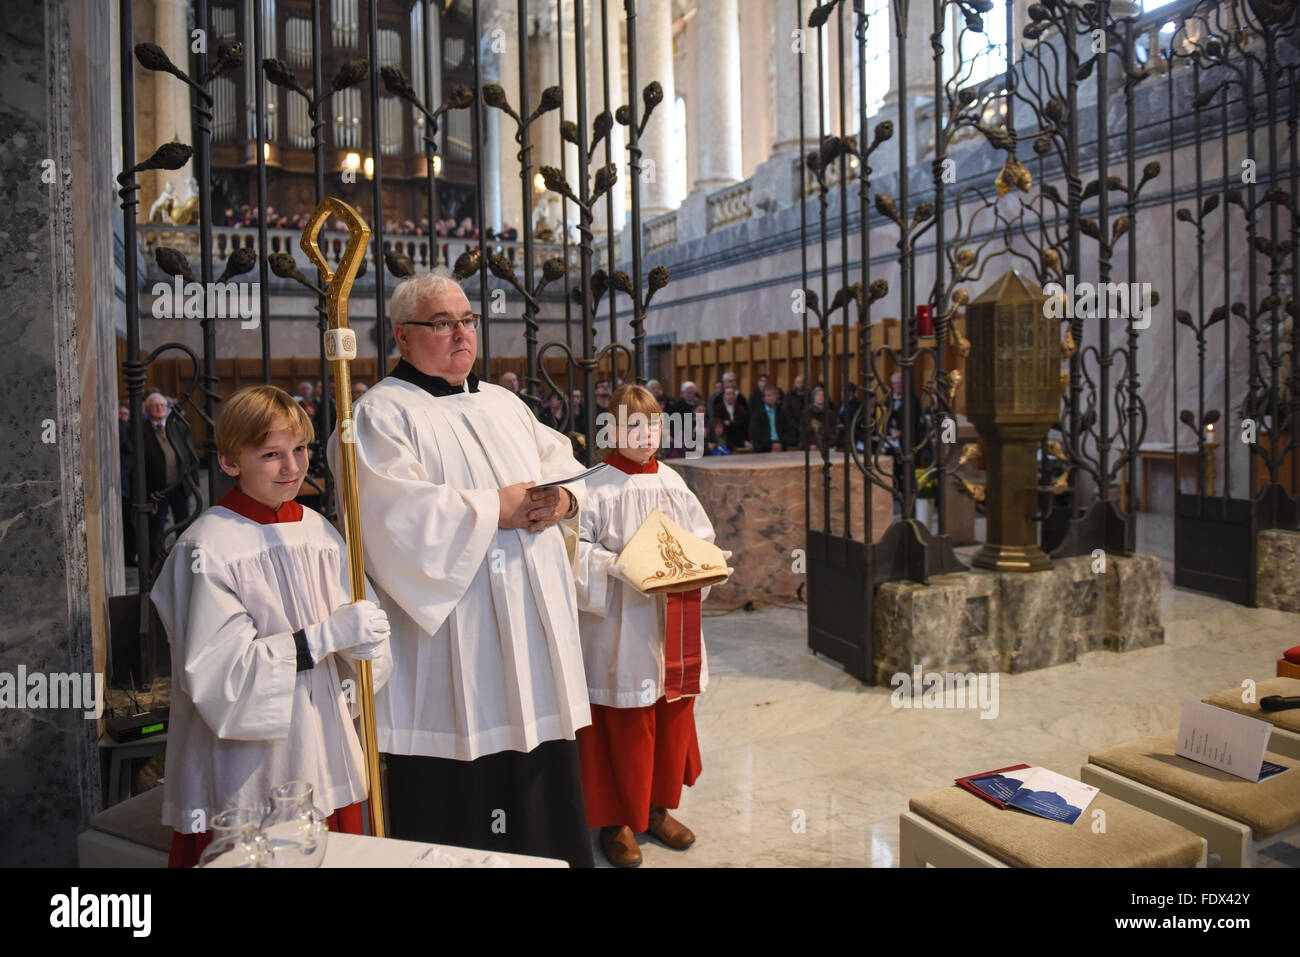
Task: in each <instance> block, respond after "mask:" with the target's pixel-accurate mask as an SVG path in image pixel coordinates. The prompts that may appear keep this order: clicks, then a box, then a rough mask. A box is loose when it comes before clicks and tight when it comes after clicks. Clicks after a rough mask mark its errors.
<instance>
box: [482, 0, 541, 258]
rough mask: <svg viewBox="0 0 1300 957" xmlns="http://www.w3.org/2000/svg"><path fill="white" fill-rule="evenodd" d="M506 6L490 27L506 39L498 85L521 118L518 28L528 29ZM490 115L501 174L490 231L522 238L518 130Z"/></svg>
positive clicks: (503, 117)
mask: <svg viewBox="0 0 1300 957" xmlns="http://www.w3.org/2000/svg"><path fill="white" fill-rule="evenodd" d="M509 6H510V7H511V8H512V9H506V8H505V7H503V8H502V9H500V10H498V12H497V15H496V17H495V18H494V19H493V27H494V28H495V29H500V30H502V31H504V33H505V38H506V39H505V43H504V45H503V46H502V48H501V52H500V53H499V54H497V82H498V83H500V84H501V86H502V88H503V89H504V90H505V91H506V99H507V100H508V101H509V102H510V105H511V106H513V107H514V108H515V112H516V113H519V114H520V115H521V116H522V115H523V111H522V107H521V104H520V98H519V32H520V29H527V24H523V25H522V27H521V26H520V24H518V23H517V21H516V14H515V10H514V9H513V4H511V5H509ZM536 105H537V100H536V96H535V95H534V97H533V99H532V101H531V103H530V105H529V109H530V110H531V109H532V107H534V106H536ZM492 113H493V114H495V115H496V120H497V168H498V169H499V170H500V171H501V199H500V202H499V204H498V208H499V214H498V218H497V221H496V222H495V223H493V227H492V228H493V229H494V230H496V231H498V232H500V231H501V230H503V229H505V227H506V224H507V223H509V224H510V225H511V226H513V227H514V228H515V229H516V230H517V231H518V233H519V235H520V236H521V237H522V236H523V235H524V228H523V209H524V200H523V194H522V193H521V192H520V190H521V188H522V187H521V186H520V182H519V160H518V158H517V157H518V155H519V144H518V143H517V142H516V141H515V132H516V130H517V127H516V126H515V121H514V120H512V119H511V118H510V117H509V116H506V115H505V114H504V113H502V112H501V111H500V110H492Z"/></svg>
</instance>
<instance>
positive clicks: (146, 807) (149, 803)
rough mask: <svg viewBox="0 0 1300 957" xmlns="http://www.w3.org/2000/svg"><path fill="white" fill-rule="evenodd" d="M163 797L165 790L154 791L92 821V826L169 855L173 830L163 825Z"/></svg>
mask: <svg viewBox="0 0 1300 957" xmlns="http://www.w3.org/2000/svg"><path fill="white" fill-rule="evenodd" d="M162 793H163V789H162V788H161V787H156V788H150V789H149V790H148V791H145V792H144V793H143V794H137V795H136V796H135V797H133V798H131V799H129V800H126V801H120V802H118V803H117V804H114V805H113V806H112V807H110V808H108V809H107V810H105V811H100V812H99V813H98V814H96V815H95V816H94V817H92V818H91V819H90V826H91V827H92V828H94V829H95V830H96V831H103V832H104V833H105V834H112V835H113V836H115V837H120V838H122V839H123V840H127V841H133V842H135V843H136V844H143V845H145V846H146V847H153V848H156V849H158V850H160V851H163V852H169V851H170V850H171V846H172V829H171V828H170V827H167V826H166V825H164V824H163V823H162Z"/></svg>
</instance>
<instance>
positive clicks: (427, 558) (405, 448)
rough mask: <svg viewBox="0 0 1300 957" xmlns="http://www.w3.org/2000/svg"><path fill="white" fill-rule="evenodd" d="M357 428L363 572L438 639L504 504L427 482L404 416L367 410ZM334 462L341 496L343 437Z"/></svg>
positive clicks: (334, 445)
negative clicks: (363, 551)
mask: <svg viewBox="0 0 1300 957" xmlns="http://www.w3.org/2000/svg"><path fill="white" fill-rule="evenodd" d="M352 429H353V434H352V437H353V440H354V444H353V448H354V449H355V450H356V471H357V500H358V511H359V514H360V520H361V522H360V523H361V531H362V533H363V534H362V544H363V546H364V548H365V556H366V573H367V574H368V576H369V577H370V578H371V579H372V580H373V581H374V582H375V584H377V585H379V586H380V587H381V588H383V590H384V591H385V592H387V593H388V594H389V595H391V596H392V598H393V600H394V601H396V602H397V603H398V604H399V605H400V606H401V608H402V610H403V611H404V612H405V613H406V614H407V615H409V616H410V618H411V619H412V620H413V621H414V622H415V623H416V624H417V625H418V626H419V627H420V629H421V630H422V631H425V632H428V633H433V632H436V631H437V630H438V629H439V628H441V627H442V624H443V622H445V621H446V620H447V616H448V615H450V614H451V611H452V609H453V608H455V607H456V603H457V602H458V601H460V599H461V597H462V596H463V595H464V594H465V592H466V591H467V590H468V588H469V586H470V583H471V582H472V581H473V580H474V576H475V575H476V574H477V573H478V570H479V568H480V567H481V566H482V565H483V562H484V560H485V559H486V557H487V553H488V549H489V548H491V546H492V543H493V542H494V541H495V540H496V533H497V522H498V520H499V519H500V515H501V500H500V497H499V495H498V494H497V490H496V489H494V488H489V489H475V488H470V489H457V488H453V487H451V486H450V485H440V484H438V483H436V482H433V481H430V480H429V478H428V475H427V473H426V472H425V468H424V465H423V463H422V462H421V461H420V459H419V457H418V455H417V454H416V451H415V449H414V447H413V445H412V443H411V435H410V427H409V425H408V424H407V422H406V420H405V417H404V416H403V415H401V414H400V413H397V412H393V411H390V410H382V407H381V411H379V412H373V411H371V410H370V408H369V406H368V405H367V404H365V403H363V404H362V405H361V406H360V407H359V408H358V409H357V411H356V415H355V418H354V420H353V424H352ZM329 462H330V468H332V469H333V470H334V474H335V476H338V477H339V478H340V481H339V482H337V483H336V488H338V490H339V493H340V495H341V494H342V489H343V486H342V482H341V474H340V471H339V433H338V430H335V432H334V434H333V435H331V436H330V440H329ZM341 504H342V503H341V502H340V506H341ZM339 511H340V513H342V512H343V509H342V507H340V509H339Z"/></svg>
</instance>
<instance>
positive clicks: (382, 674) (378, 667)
mask: <svg viewBox="0 0 1300 957" xmlns="http://www.w3.org/2000/svg"><path fill="white" fill-rule="evenodd" d="M349 574H350V573H349V571H348V558H347V551H346V550H345V551H344V553H343V588H344V591H345V593H347V594H351V587H352V583H351V581H350V580H349V577H348V576H349ZM366 598H368V599H369V600H370V601H373V602H374V603H375V604H376V605H378V604H379V599H378V598H377V597H376V596H375V592H374V589H373V588H371V587H370V579H366ZM334 658H335V665H336V666H337V667H338V669H339V670H340V671H342V672H343V676H344V677H345V678H346V677H348V676H352V677H354V678H355V677H356V676H357V660H356V659H355V658H353V657H352V651H351V649H350V648H343V649H342V650H340V651H336V652H334ZM367 660H368V661H369V662H370V685H371V689H372V690H373V691H374V692H375V693H376V694H377V693H378V692H379V689H380V688H382V687H383V686H384V685H386V684H388V679H389V678H390V677H391V676H392V674H393V649H392V647H391V645H390V644H389V642H387V641H385V642H384V650H383V652H382V653H381V654H379V655H376V656H375V657H374V658H369V659H367ZM351 712H352V717H354V718H358V717H360V716H361V698H360V696H359V695H358V696H354V697H353V698H352V703H351Z"/></svg>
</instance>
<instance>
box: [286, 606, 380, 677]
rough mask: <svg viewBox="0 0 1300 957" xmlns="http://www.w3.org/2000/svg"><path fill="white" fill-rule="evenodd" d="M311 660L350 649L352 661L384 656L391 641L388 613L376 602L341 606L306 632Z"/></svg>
mask: <svg viewBox="0 0 1300 957" xmlns="http://www.w3.org/2000/svg"><path fill="white" fill-rule="evenodd" d="M303 631H304V633H305V634H306V635H307V650H308V651H310V652H311V660H312V661H316V662H319V661H321V660H322V659H323V658H324V657H325V656H326V655H328V654H331V653H333V652H335V651H343V650H344V649H347V651H348V653H349V654H350V655H351V656H352V657H353V658H360V659H366V658H373V657H375V656H376V655H378V654H381V653H382V650H383V646H384V642H386V641H387V640H388V633H389V631H390V626H389V624H388V612H386V611H384V610H383V609H382V608H380V607H379V606H378V605H376V604H375V603H374V602H373V601H368V600H362V601H357V602H351V603H349V604H346V605H342V606H340V607H339V608H338V609H336V610H335V611H334V613H333V614H332V615H330V616H329V617H328V618H326V619H325V620H324V621H319V622H317V623H316V624H314V625H308V626H307V627H306V628H304V629H303Z"/></svg>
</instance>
